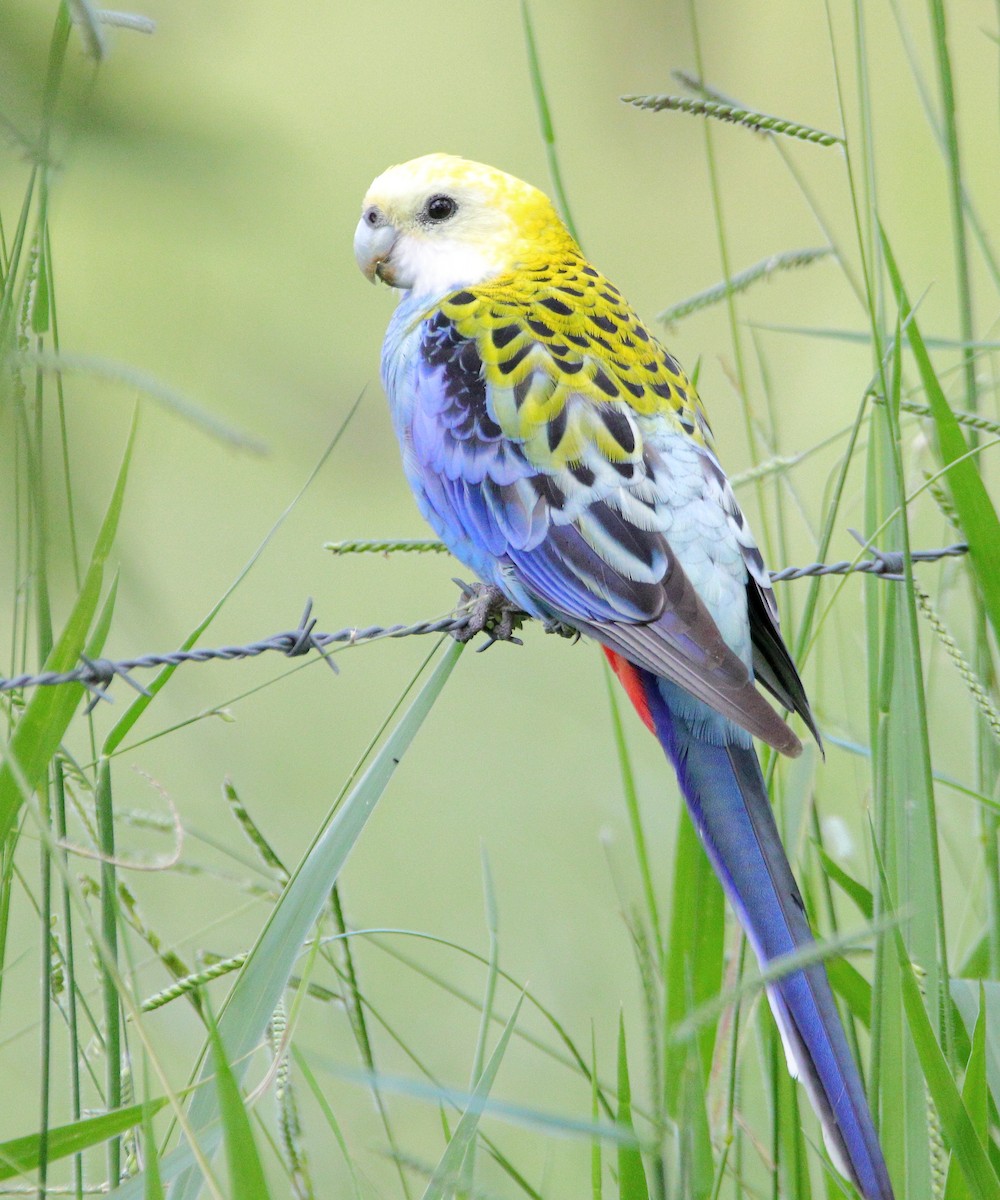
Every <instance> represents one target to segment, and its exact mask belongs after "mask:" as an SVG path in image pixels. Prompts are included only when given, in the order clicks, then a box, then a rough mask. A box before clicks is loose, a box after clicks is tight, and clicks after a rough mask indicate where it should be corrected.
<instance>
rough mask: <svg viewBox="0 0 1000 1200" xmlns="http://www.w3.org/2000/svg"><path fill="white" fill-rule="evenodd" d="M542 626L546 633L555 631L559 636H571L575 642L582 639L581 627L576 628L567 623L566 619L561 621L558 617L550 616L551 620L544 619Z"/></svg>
mask: <svg viewBox="0 0 1000 1200" xmlns="http://www.w3.org/2000/svg"><path fill="white" fill-rule="evenodd" d="M542 628H543V629H544V630H545V632H546V633H554V634H556V635H557V636H558V637H562V638H571V639H572V640H573V641H574V642H578V641H579V640H580V631H579V629H574V628H573V626H572V625H567V624H566V622H565V621H560V620H559V619H558V617H550V618H549V620H547V621H543V622H542Z"/></svg>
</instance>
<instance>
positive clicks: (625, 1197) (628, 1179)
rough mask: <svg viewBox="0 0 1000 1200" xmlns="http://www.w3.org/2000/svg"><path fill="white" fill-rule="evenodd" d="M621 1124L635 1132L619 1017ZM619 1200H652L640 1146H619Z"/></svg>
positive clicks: (623, 1024)
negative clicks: (650, 1199)
mask: <svg viewBox="0 0 1000 1200" xmlns="http://www.w3.org/2000/svg"><path fill="white" fill-rule="evenodd" d="M618 1124H619V1125H621V1126H623V1127H624V1128H625V1129H629V1130H634V1126H633V1124H632V1086H631V1083H630V1081H629V1074H628V1049H627V1047H626V1044H625V1018H624V1016H622V1015H621V1014H619V1017H618ZM618 1196H619V1200H649V1188H648V1187H647V1185H646V1172H645V1169H644V1168H643V1165H642V1152H641V1151H640V1150H639V1147H638V1146H633V1145H629V1144H627V1143H625V1142H620V1143H619V1144H618Z"/></svg>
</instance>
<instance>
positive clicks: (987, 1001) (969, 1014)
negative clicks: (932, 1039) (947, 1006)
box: [951, 979, 1000, 1105]
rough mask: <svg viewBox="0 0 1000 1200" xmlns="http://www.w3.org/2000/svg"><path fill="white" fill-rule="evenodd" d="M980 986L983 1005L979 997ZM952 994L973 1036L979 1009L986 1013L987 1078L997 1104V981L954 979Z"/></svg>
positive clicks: (999, 1002)
mask: <svg viewBox="0 0 1000 1200" xmlns="http://www.w3.org/2000/svg"><path fill="white" fill-rule="evenodd" d="M980 987H981V988H982V997H983V1004H982V1006H980V1002H979V996H980ZM951 995H952V999H953V1000H954V1001H955V1006H956V1008H957V1009H958V1011H959V1013H960V1014H961V1017H962V1022H963V1023H964V1025H965V1028H966V1029H967V1030H968V1031H969V1034H970V1036H972V1037H973V1038H974V1036H975V1033H974V1031H975V1027H976V1023H977V1022H978V1020H979V1015H980V1012H982V1011H985V1013H986V1035H985V1036H986V1046H985V1056H986V1079H987V1083H988V1084H989V1090H990V1092H991V1094H992V1096H993V1101H994V1103H995V1104H998V1105H1000V983H995V982H993V981H986V982H983V981H982V980H979V979H953V980H952V981H951Z"/></svg>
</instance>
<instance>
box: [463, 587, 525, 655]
mask: <svg viewBox="0 0 1000 1200" xmlns="http://www.w3.org/2000/svg"><path fill="white" fill-rule="evenodd" d="M455 583H457V584H458V586H459V587H460V588H461V589H462V595H461V599H460V603H459V607H460V608H467V609H468V613H469V619H468V622H467V624H466V625H465V628H464V629H458V630H456V631H455V632H454V633H453V634H452V637H453V638H454V639H455V640H456V641H458V642H463V643H464V642H469V641H471V640H472V639H473V638H474V637H475V636H476V634H477V633H485V634H486V636H487V638H488V639H489V640H488V641H487V642H486V643H485V644H484V645H482V646H480V647H479V650H480V651H482V650H488V649H489V648H490V646H492V645H493V644H494V642H513V643H514V645H515V646H521V645H523V644H524V643H523V642H522V641H521V639H520V638H519V637H515V636H514V632H515V630H517V629H519V628H520V626H521V621H522V620H523V618H524V613H523V612H522V611H521V610H520V609H519V608H518V607H517V605H516V604H515V603H514V602H513V601H512V600H511V599H510V598H509V597H508V596H507V595H506V593H504V592H502V591H501V590H500V588H498V587H496V585H495V584H492V583H466V582H465V581H464V580H462V579H456V580H455Z"/></svg>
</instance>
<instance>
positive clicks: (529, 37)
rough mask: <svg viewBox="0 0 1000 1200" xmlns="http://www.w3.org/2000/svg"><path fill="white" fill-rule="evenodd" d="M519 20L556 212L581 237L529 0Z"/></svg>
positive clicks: (523, 1) (524, 5)
mask: <svg viewBox="0 0 1000 1200" xmlns="http://www.w3.org/2000/svg"><path fill="white" fill-rule="evenodd" d="M521 23H522V24H523V26H524V41H525V46H526V48H527V51H528V71H529V73H530V75H531V93H532V95H533V96H534V97H535V107H536V109H537V110H538V124H539V125H540V126H541V131H542V141H543V142H544V143H545V156H546V158H547V159H548V163H549V174H550V175H551V176H552V186H553V188H554V189H555V193H556V200H557V201H558V204H559V213H560V215H561V217H562V219H563V220H564V221H565V222H566V228H567V229H568V230H569V231H570V233H571V234H572V235H573V236H574V237H575V238H576V240H577V241H579V240H580V235H579V234H578V233H577V229H576V225H575V224H574V222H573V214H572V213H571V212H570V210H569V197H568V196H567V194H566V188H565V187H564V186H563V178H562V170H561V168H560V166H559V156H558V154H557V153H556V132H555V128H554V126H553V124H552V113H551V112H550V110H549V100H548V95H547V94H546V91H545V81H544V80H543V79H542V64H541V61H540V60H539V57H538V46H537V45H536V44H535V30H534V26H533V25H532V23H531V12H530V11H529V9H528V0H521Z"/></svg>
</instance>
